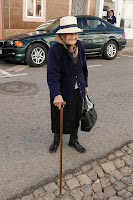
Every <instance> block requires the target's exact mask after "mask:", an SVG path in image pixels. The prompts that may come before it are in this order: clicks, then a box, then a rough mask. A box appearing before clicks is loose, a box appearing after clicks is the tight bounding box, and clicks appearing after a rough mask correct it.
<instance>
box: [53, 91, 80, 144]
mask: <svg viewBox="0 0 133 200" xmlns="http://www.w3.org/2000/svg"><path fill="white" fill-rule="evenodd" d="M81 111H82V99H81V97H80V90H79V88H78V89H75V90H74V97H73V102H72V105H69V106H68V108H67V105H66V107H65V108H64V113H63V114H64V115H65V116H63V117H65V119H64V123H66V122H69V123H70V124H69V126H70V131H69V134H70V142H72V143H74V142H77V141H78V128H79V121H80V118H81ZM70 119H71V121H70ZM54 141H55V142H59V141H60V133H54Z"/></svg>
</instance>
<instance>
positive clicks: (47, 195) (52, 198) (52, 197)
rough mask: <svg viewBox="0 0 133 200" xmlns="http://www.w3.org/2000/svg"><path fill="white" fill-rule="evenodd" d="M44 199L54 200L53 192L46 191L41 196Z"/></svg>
mask: <svg viewBox="0 0 133 200" xmlns="http://www.w3.org/2000/svg"><path fill="white" fill-rule="evenodd" d="M43 198H44V200H54V199H55V195H54V194H53V193H47V194H45V195H44V196H43Z"/></svg>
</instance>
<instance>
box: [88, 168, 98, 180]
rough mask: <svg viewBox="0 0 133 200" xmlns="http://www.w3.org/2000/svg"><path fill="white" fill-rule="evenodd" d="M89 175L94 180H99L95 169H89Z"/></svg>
mask: <svg viewBox="0 0 133 200" xmlns="http://www.w3.org/2000/svg"><path fill="white" fill-rule="evenodd" d="M87 175H88V176H89V177H90V179H91V180H92V181H96V180H97V173H96V171H95V170H94V169H92V170H91V171H89V172H88V174H87Z"/></svg>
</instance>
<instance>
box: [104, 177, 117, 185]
mask: <svg viewBox="0 0 133 200" xmlns="http://www.w3.org/2000/svg"><path fill="white" fill-rule="evenodd" d="M106 177H107V179H108V180H109V181H110V183H112V184H113V183H114V182H115V181H116V179H115V178H114V177H113V176H111V175H107V176H106Z"/></svg>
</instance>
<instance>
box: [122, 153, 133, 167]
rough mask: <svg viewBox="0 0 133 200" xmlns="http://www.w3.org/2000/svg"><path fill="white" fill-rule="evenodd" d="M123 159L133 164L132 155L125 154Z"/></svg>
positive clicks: (127, 163)
mask: <svg viewBox="0 0 133 200" xmlns="http://www.w3.org/2000/svg"><path fill="white" fill-rule="evenodd" d="M122 159H123V160H124V161H125V163H126V165H128V166H129V165H131V164H133V157H132V156H130V155H126V156H123V157H122Z"/></svg>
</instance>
